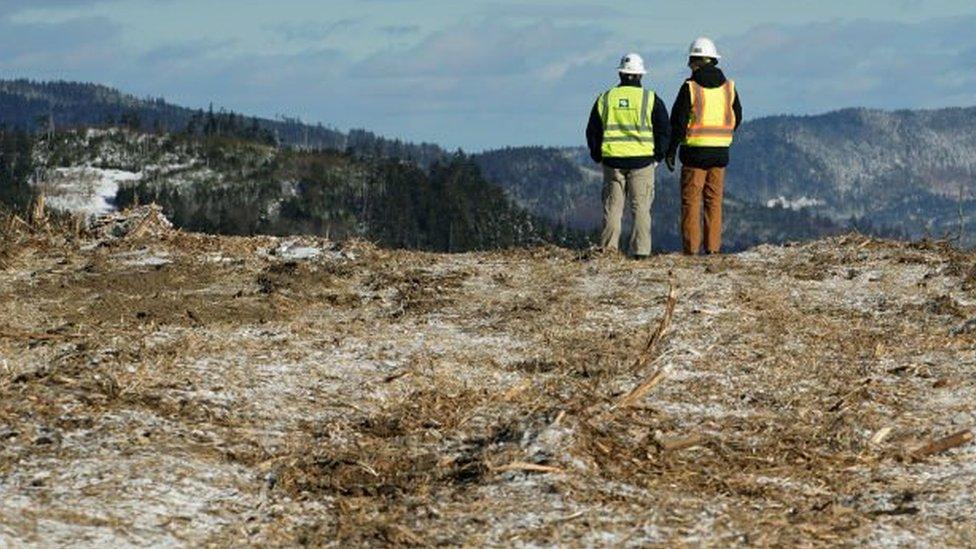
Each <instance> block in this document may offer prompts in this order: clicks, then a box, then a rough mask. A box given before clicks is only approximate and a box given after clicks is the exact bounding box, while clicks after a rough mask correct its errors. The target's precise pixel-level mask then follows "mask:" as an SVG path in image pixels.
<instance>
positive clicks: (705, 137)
mask: <svg viewBox="0 0 976 549" xmlns="http://www.w3.org/2000/svg"><path fill="white" fill-rule="evenodd" d="M688 91H689V92H691V116H689V117H688V133H687V134H686V136H685V143H684V144H685V145H687V146H689V147H728V146H731V145H732V136H733V134H734V133H735V110H734V109H733V108H732V105H733V104H734V103H735V82H733V81H731V80H727V81H726V82H725V84H724V85H722V86H719V87H718V88H706V87H704V86H702V85H700V84H698V83H697V82H695V81H693V80H689V81H688Z"/></svg>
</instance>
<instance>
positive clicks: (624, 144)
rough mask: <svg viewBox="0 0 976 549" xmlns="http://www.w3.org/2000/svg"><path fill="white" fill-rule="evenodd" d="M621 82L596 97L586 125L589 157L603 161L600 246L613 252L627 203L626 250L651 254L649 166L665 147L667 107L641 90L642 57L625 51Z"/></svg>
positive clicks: (651, 184)
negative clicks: (630, 225) (631, 223)
mask: <svg viewBox="0 0 976 549" xmlns="http://www.w3.org/2000/svg"><path fill="white" fill-rule="evenodd" d="M617 73H618V75H619V76H620V84H619V85H618V86H617V87H615V88H611V89H610V90H607V91H606V92H604V93H603V94H601V95H600V97H598V98H597V100H596V103H595V104H594V105H593V109H592V110H591V111H590V120H589V123H588V124H587V126H586V143H587V145H588V146H589V149H590V157H591V158H592V159H593V161H594V162H597V163H599V164H602V165H603V232H602V233H601V235H600V247H601V248H602V249H603V250H605V251H611V252H613V251H617V250H618V249H619V245H620V231H621V229H620V224H621V219H622V218H623V213H624V203H625V201H626V203H628V204H629V205H630V209H631V212H632V214H633V216H634V226H633V230H632V231H631V234H630V246H629V250H630V254H631V256H633V257H634V258H637V259H641V258H645V257H647V256H649V255H650V254H651V204H652V203H653V202H654V170H655V167H656V166H657V164H658V163H659V162H660V161H662V160H663V159H664V153H665V152H666V151H667V148H668V134H669V133H670V127H669V124H668V111H667V107H665V106H664V102H663V101H661V98H660V97H658V95H657V94H656V93H654V91H653V90H651V89H648V88H644V87H643V85H642V84H641V79H642V77H643V76H644V75H645V74H647V71H646V70H645V68H644V60H643V59H642V58H641V56H640V55H638V54H636V53H628V54H627V55H625V56H623V58H621V60H620V65H619V66H618V67H617Z"/></svg>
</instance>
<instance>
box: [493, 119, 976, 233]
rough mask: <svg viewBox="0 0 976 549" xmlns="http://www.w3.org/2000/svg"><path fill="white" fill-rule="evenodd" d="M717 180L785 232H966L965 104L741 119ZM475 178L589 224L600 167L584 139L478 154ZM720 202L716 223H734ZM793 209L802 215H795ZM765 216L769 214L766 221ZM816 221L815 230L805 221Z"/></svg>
mask: <svg viewBox="0 0 976 549" xmlns="http://www.w3.org/2000/svg"><path fill="white" fill-rule="evenodd" d="M732 157H733V160H732V164H731V166H730V167H729V172H728V176H727V181H726V192H727V195H728V196H729V197H730V198H731V199H732V201H731V202H732V203H733V204H735V203H741V204H743V205H748V206H749V208H750V210H752V211H753V213H752V214H750V215H756V213H757V212H758V211H759V210H757V208H766V209H767V210H769V211H767V212H764V214H763V216H764V217H766V218H768V219H770V221H771V222H772V223H773V224H774V225H776V226H777V227H778V228H777V229H776V230H775V231H773V232H774V233H778V234H780V235H781V236H782V237H784V238H789V237H790V236H791V235H793V234H794V233H796V232H797V231H796V229H801V231H800V232H806V231H807V230H808V229H814V227H812V226H810V223H813V224H814V225H817V226H820V227H822V226H824V225H825V224H824V223H823V219H818V218H828V219H829V220H830V221H831V223H832V224H834V225H837V226H841V227H844V228H848V227H853V228H857V229H860V230H865V231H867V232H873V233H875V234H880V235H884V236H905V237H911V238H919V237H924V236H934V237H942V236H944V235H946V234H951V235H953V236H955V235H958V233H959V231H960V229H962V232H963V234H964V240H965V242H966V244H968V245H973V244H976V239H974V237H973V236H972V235H970V234H969V233H968V232H966V227H974V226H976V200H974V199H976V196H974V193H976V108H968V109H959V108H952V109H942V110H934V111H897V112H885V111H876V110H866V109H848V110H843V111H837V112H833V113H828V114H824V115H820V116H778V117H771V118H762V119H758V120H754V121H749V122H746V123H745V124H743V126H742V128H741V130H740V132H739V134H738V136H737V138H736V143H735V145H734V146H733V150H732ZM478 162H479V164H480V165H481V167H482V169H483V170H484V171H485V174H486V176H487V177H488V178H489V179H490V180H492V181H495V182H496V183H498V184H500V185H502V186H503V187H504V188H505V189H507V190H508V191H509V193H510V194H511V195H512V196H513V197H515V199H516V200H517V201H518V202H519V203H520V204H522V205H524V206H526V207H528V208H530V209H532V210H533V211H535V212H537V213H540V214H541V215H546V216H548V217H551V218H553V219H558V220H560V221H562V222H564V223H568V224H570V225H573V226H577V227H592V226H594V224H595V223H598V222H599V215H600V211H599V209H600V203H599V193H600V186H601V175H600V172H599V166H597V165H596V164H594V163H593V162H592V161H591V160H590V159H589V156H588V154H587V151H586V150H585V149H583V148H571V149H552V148H541V147H523V148H512V149H503V150H499V151H492V152H490V153H486V154H483V155H479V156H478ZM677 185H678V183H677V181H676V179H675V177H674V176H673V175H672V174H669V173H668V172H667V171H666V170H664V168H663V166H662V167H661V168H660V169H659V170H658V200H657V201H656V207H655V210H656V211H657V212H659V218H660V219H664V220H666V222H667V223H666V224H665V226H663V227H660V229H659V230H661V231H662V234H661V236H662V237H664V238H668V237H669V235H670V232H671V231H672V227H670V226H668V225H667V224H670V223H671V221H672V219H671V218H672V217H673V212H672V211H671V210H669V209H668V208H671V207H672V206H673V202H674V200H676V197H675V196H674V194H675V192H676V188H677ZM736 213H737V212H735V211H734V206H733V211H731V212H730V214H732V215H730V216H728V219H727V223H730V224H732V230H733V232H734V231H735V224H736V223H737V222H740V221H744V222H747V223H749V222H751V220H749V219H739V218H737V217H736V215H735V214H736ZM794 213H801V214H804V215H801V216H799V217H798V216H796V215H793V214H794ZM773 218H778V220H774V219H773ZM816 230H819V229H816Z"/></svg>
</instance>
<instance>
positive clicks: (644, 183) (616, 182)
mask: <svg viewBox="0 0 976 549" xmlns="http://www.w3.org/2000/svg"><path fill="white" fill-rule="evenodd" d="M655 168H656V164H651V165H650V166H648V167H646V168H640V169H637V170H618V169H616V168H609V167H607V166H604V167H603V233H602V234H601V236H600V246H601V247H602V248H603V249H604V250H610V251H613V250H617V249H618V248H619V245H620V244H619V243H620V224H621V221H622V218H623V215H624V201H625V200H626V201H627V203H629V204H630V211H631V213H633V215H634V228H633V230H632V231H631V233H630V253H631V254H632V255H635V256H646V255H650V254H651V204H652V203H653V202H654V170H655Z"/></svg>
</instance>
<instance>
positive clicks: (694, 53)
mask: <svg viewBox="0 0 976 549" xmlns="http://www.w3.org/2000/svg"><path fill="white" fill-rule="evenodd" d="M688 57H711V58H712V59H721V58H722V56H721V55H719V54H718V48H716V47H715V42H712V40H711V39H710V38H705V37H701V38H696V39H695V41H694V42H692V43H691V49H690V50H689V51H688Z"/></svg>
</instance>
